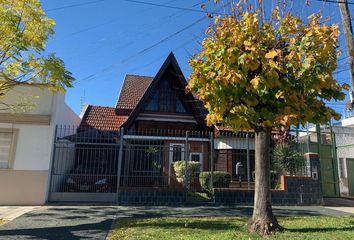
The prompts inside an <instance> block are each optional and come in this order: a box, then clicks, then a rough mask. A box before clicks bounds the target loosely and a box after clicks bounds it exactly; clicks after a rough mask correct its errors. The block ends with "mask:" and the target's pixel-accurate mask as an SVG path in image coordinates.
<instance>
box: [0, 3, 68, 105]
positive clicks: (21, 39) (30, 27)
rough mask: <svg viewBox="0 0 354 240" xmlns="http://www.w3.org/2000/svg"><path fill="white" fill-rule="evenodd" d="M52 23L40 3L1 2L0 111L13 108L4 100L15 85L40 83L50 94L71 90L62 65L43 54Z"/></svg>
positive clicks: (50, 55)
mask: <svg viewBox="0 0 354 240" xmlns="http://www.w3.org/2000/svg"><path fill="white" fill-rule="evenodd" d="M54 24H55V23H54V20H52V19H50V18H48V17H47V16H46V14H45V13H44V11H43V9H42V7H41V4H40V1H39V0H16V1H13V0H0V110H4V109H6V110H8V109H13V108H15V107H16V106H12V105H9V104H7V103H5V102H4V101H3V98H4V96H5V94H6V93H7V92H8V91H9V90H11V89H12V88H14V87H15V86H17V85H21V84H40V86H42V87H47V88H48V89H49V90H52V91H65V88H66V87H71V83H72V81H73V80H74V79H73V77H72V76H71V73H70V72H69V71H67V70H66V69H65V65H64V62H63V61H62V60H61V59H59V58H57V57H56V56H55V55H54V54H49V55H48V56H47V57H44V56H43V55H42V54H43V51H44V49H45V44H46V41H47V40H48V37H49V36H50V35H52V34H53V33H54V31H53V28H54ZM20 104H21V105H22V104H26V103H20Z"/></svg>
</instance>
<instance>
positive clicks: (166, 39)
mask: <svg viewBox="0 0 354 240" xmlns="http://www.w3.org/2000/svg"><path fill="white" fill-rule="evenodd" d="M204 19H205V17H202V18H199V19H198V20H197V21H195V22H193V23H191V24H189V25H188V26H186V27H184V28H182V29H180V30H178V31H177V32H175V33H173V34H171V35H169V36H167V37H165V38H163V39H161V40H160V41H158V42H156V43H154V44H152V45H151V46H149V47H146V48H144V49H142V50H141V51H139V52H138V53H137V54H136V55H135V56H131V57H129V58H126V59H124V60H123V61H122V63H125V62H126V61H128V60H130V59H131V58H134V57H136V56H138V55H140V54H143V53H145V52H148V51H149V50H151V49H152V48H154V47H156V46H158V45H160V44H162V43H164V42H166V41H168V40H169V39H171V38H173V37H174V36H176V35H178V34H180V33H181V32H184V31H185V30H187V29H189V28H191V27H193V26H194V25H196V24H198V23H200V22H201V21H203V20H204Z"/></svg>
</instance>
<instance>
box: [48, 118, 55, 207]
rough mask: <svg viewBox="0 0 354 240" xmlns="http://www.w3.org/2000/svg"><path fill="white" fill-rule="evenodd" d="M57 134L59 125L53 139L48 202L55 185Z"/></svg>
mask: <svg viewBox="0 0 354 240" xmlns="http://www.w3.org/2000/svg"><path fill="white" fill-rule="evenodd" d="M57 136H58V125H55V129H54V139H53V151H52V153H51V154H52V156H51V163H50V173H49V177H48V183H49V185H48V192H47V196H46V202H49V201H50V199H49V198H50V193H51V192H52V191H53V186H52V181H53V175H54V167H55V154H56V148H57V145H56V142H57Z"/></svg>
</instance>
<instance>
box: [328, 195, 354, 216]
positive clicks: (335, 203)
mask: <svg viewBox="0 0 354 240" xmlns="http://www.w3.org/2000/svg"><path fill="white" fill-rule="evenodd" d="M323 202H324V206H325V208H327V209H332V210H336V211H342V212H345V213H349V214H352V215H354V199H348V198H325V199H323Z"/></svg>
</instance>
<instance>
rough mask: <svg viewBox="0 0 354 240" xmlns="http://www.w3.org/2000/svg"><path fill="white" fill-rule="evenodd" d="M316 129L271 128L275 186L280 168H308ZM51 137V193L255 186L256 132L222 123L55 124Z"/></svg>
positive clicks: (292, 171)
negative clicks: (151, 126) (131, 127)
mask: <svg viewBox="0 0 354 240" xmlns="http://www.w3.org/2000/svg"><path fill="white" fill-rule="evenodd" d="M311 134H312V133H309V132H300V131H288V132H286V133H282V134H279V133H274V134H273V141H272V146H271V148H272V159H271V163H272V164H271V165H272V172H271V175H272V187H273V188H277V185H278V184H279V176H280V175H293V176H311V174H312V173H311V166H310V163H309V160H308V159H307V158H306V153H309V152H311V150H313V149H314V148H316V143H315V142H314V141H313V139H311V138H313V136H312V135H313V134H312V135H311ZM316 136H317V135H316ZM54 145H55V147H54V153H53V161H52V168H51V182H50V195H52V196H60V197H59V198H57V197H52V199H59V200H60V199H62V198H63V196H64V198H65V196H66V195H65V194H71V193H75V194H76V195H75V196H77V194H78V193H82V194H81V195H82V198H88V196H89V195H87V194H88V193H89V194H90V197H91V198H89V199H96V198H95V196H98V195H101V194H103V193H106V194H111V195H110V196H111V198H112V199H113V198H114V194H113V193H115V195H116V193H117V191H119V190H122V189H125V190H126V189H147V188H150V189H160V190H161V189H162V190H163V189H165V190H166V191H168V190H171V189H174V190H176V191H187V192H206V193H208V194H212V191H211V189H212V188H213V187H214V188H215V187H221V188H242V189H252V188H253V187H254V168H255V148H254V133H252V132H238V133H232V132H226V131H225V132H218V133H216V134H215V136H214V133H212V132H203V131H187V130H147V131H141V132H133V131H129V132H128V131H124V130H123V129H121V130H120V131H105V130H99V129H92V128H81V127H80V128H78V127H75V126H57V128H56V134H55V141H54ZM93 194H96V195H93ZM107 196H108V195H107ZM209 196H210V195H209ZM98 198H100V197H98ZM50 199H51V198H50ZM69 199H72V198H70V197H69Z"/></svg>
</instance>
